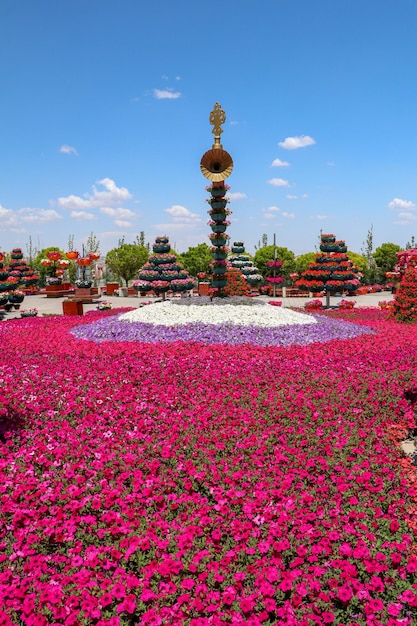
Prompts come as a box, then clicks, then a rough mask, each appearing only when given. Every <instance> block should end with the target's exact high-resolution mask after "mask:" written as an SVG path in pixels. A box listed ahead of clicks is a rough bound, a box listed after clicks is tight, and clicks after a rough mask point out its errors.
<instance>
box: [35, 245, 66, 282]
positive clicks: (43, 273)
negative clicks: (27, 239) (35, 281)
mask: <svg viewBox="0 0 417 626" xmlns="http://www.w3.org/2000/svg"><path fill="white" fill-rule="evenodd" d="M48 252H60V253H61V255H62V258H64V259H66V256H65V252H63V251H62V250H60V248H57V247H56V246H50V247H49V248H42V250H41V251H40V252H39V253H38V255H37V256H36V257H35V258H34V259H33V262H32V265H33V269H34V270H35V272H36V273H37V274H38V276H39V278H40V280H39V284H40V286H41V287H43V286H45V282H46V277H47V276H49V270H48V268H47V267H45V266H44V265H42V259H46V258H47V256H46V255H47V253H48Z"/></svg>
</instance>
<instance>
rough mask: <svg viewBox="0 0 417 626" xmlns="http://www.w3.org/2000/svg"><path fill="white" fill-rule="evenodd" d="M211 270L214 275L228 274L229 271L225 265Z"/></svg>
mask: <svg viewBox="0 0 417 626" xmlns="http://www.w3.org/2000/svg"><path fill="white" fill-rule="evenodd" d="M211 269H212V272H213V274H226V271H227V267H226V266H223V265H222V266H219V267H212V268H211Z"/></svg>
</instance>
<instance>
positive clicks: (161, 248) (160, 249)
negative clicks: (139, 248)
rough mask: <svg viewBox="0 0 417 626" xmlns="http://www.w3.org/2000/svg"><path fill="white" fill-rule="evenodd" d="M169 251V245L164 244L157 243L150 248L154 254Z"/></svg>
mask: <svg viewBox="0 0 417 626" xmlns="http://www.w3.org/2000/svg"><path fill="white" fill-rule="evenodd" d="M170 249H171V246H170V245H169V244H165V243H158V244H155V245H153V246H152V250H153V251H154V252H155V253H158V254H159V253H164V252H169V251H170Z"/></svg>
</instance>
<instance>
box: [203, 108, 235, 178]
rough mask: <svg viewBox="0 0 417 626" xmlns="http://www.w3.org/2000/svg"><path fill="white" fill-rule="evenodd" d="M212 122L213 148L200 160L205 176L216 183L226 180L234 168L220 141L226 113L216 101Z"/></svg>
mask: <svg viewBox="0 0 417 626" xmlns="http://www.w3.org/2000/svg"><path fill="white" fill-rule="evenodd" d="M209 121H210V124H212V125H213V130H212V133H213V135H214V144H213V146H212V148H211V150H208V151H207V152H205V153H204V154H203V156H202V157H201V161H200V169H201V172H202V174H203V176H205V178H208V179H209V180H211V181H212V182H214V183H218V182H221V181H224V180H226V178H227V177H228V176H230V174H231V173H232V170H233V160H232V157H231V156H230V154H229V153H228V152H226V150H223V146H222V144H221V143H220V135H221V134H222V132H223V129H222V127H221V125H222V124H224V123H225V121H226V113H225V112H224V111H223V109H222V108H221V106H220V104H219V103H218V102H216V104H215V105H214V108H213V110H212V112H211V113H210V117H209Z"/></svg>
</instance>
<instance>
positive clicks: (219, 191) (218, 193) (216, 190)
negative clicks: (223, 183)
mask: <svg viewBox="0 0 417 626" xmlns="http://www.w3.org/2000/svg"><path fill="white" fill-rule="evenodd" d="M226 193H227V189H226V187H213V188H212V190H211V195H212V196H213V198H223V196H225V195H226Z"/></svg>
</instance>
